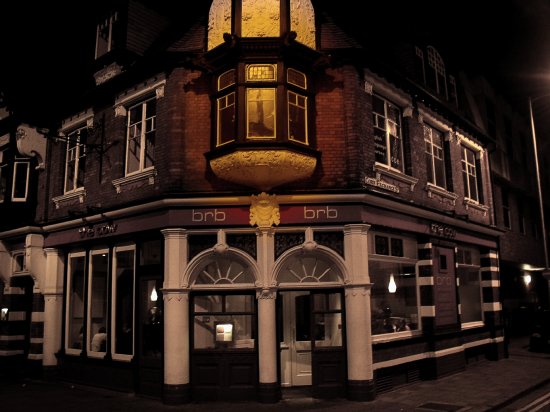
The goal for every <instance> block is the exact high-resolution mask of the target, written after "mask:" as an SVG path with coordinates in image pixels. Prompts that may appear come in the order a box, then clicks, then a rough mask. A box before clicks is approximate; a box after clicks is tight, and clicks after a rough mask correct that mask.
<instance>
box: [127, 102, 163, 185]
mask: <svg viewBox="0 0 550 412" xmlns="http://www.w3.org/2000/svg"><path fill="white" fill-rule="evenodd" d="M152 101H154V102H155V113H154V116H150V117H147V108H148V103H149V102H152ZM137 108H141V115H140V120H139V122H135V123H132V124H131V123H130V122H131V112H132V110H134V109H137ZM157 115H158V107H157V97H156V96H154V95H153V96H150V95H149V96H143V97H142V98H141V99H140V100H139V101H136V102H134V103H133V104H131V105H129V106H128V109H127V115H126V140H125V146H126V147H125V151H124V177H129V176H134V175H139V174H142V173H144V172H147V171H149V170H154V169H155V157H154V154H155V145H154V144H153V148H152V154H153V156H152V165H151V166H146V165H145V163H146V161H145V160H146V157H147V155H148V152H147V133H151V132H152V133H154V136H155V140H156V132H157V127H156V125H157ZM149 120H151V123H152V125H153V128H152V129H151V130H149V131H148V130H147V125H148V123H149V122H148V121H149ZM138 124H139V125H140V126H141V127H140V134H139V144H140V148H139V157H138V158H137V160H138V163H139V165H138V168H137V169H136V170H133V171H131V172H129V171H128V167H129V162H128V159H129V153H130V139H131V138H130V135H131V133H130V132H131V130H132V128H134V127H135V128H137V125H138ZM132 139H137V136H135V137H132ZM155 143H156V142H155Z"/></svg>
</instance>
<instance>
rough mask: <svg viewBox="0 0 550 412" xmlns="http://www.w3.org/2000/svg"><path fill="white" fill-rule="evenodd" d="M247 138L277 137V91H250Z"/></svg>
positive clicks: (248, 96)
mask: <svg viewBox="0 0 550 412" xmlns="http://www.w3.org/2000/svg"><path fill="white" fill-rule="evenodd" d="M246 92H247V102H246V103H247V104H246V108H247V119H248V121H247V136H248V137H249V138H274V137H275V89H253V88H251V89H248V90H247V91H246Z"/></svg>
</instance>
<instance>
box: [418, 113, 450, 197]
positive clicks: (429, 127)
mask: <svg viewBox="0 0 550 412" xmlns="http://www.w3.org/2000/svg"><path fill="white" fill-rule="evenodd" d="M423 127H424V142H425V143H426V144H429V147H430V152H429V153H428V152H427V151H425V153H426V156H429V158H430V161H431V163H432V176H428V183H431V184H432V185H434V186H437V187H439V188H441V189H445V190H447V171H446V170H445V169H446V160H447V159H446V158H445V135H444V133H443V132H442V131H441V130H439V129H436V128H435V127H433V126H432V125H430V124H428V123H424V124H423ZM426 130H429V131H430V133H429V139H428V138H427V137H426ZM434 131H435V132H436V133H438V134H439V135H440V136H441V146H438V145H437V144H436V143H435V142H434V136H433V134H434V133H433V132H434ZM434 148H437V149H440V150H441V161H442V162H443V186H442V185H439V184H437V178H436V176H437V173H436V166H435V165H436V162H435V159H436V158H437V159H439V158H438V157H437V156H436V154H435V152H434Z"/></svg>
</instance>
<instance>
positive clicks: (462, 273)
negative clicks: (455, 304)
mask: <svg viewBox="0 0 550 412" xmlns="http://www.w3.org/2000/svg"><path fill="white" fill-rule="evenodd" d="M456 261H457V274H458V296H459V299H460V320H461V322H462V324H467V323H471V322H481V321H483V311H482V306H481V303H482V302H481V300H482V294H481V273H480V257H479V251H478V250H476V249H472V248H464V247H459V248H458V249H457V255H456Z"/></svg>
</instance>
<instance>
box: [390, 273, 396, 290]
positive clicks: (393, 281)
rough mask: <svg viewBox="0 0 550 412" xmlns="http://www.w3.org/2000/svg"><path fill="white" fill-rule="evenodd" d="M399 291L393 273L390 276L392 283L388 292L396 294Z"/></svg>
mask: <svg viewBox="0 0 550 412" xmlns="http://www.w3.org/2000/svg"><path fill="white" fill-rule="evenodd" d="M396 290H397V285H396V284H395V279H394V278H393V273H392V274H391V275H390V283H389V284H388V292H390V293H395V291H396Z"/></svg>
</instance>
